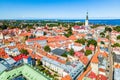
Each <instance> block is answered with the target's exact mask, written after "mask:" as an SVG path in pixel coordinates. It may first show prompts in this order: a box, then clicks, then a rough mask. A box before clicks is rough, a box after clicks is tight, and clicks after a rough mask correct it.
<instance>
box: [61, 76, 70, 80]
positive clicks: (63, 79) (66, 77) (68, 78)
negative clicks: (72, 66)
mask: <svg viewBox="0 0 120 80" xmlns="http://www.w3.org/2000/svg"><path fill="white" fill-rule="evenodd" d="M61 80H72V78H71V76H70V75H66V76H65V77H63V78H62V79H61Z"/></svg>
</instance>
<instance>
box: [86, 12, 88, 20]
mask: <svg viewBox="0 0 120 80" xmlns="http://www.w3.org/2000/svg"><path fill="white" fill-rule="evenodd" d="M86 20H88V12H87V13H86Z"/></svg>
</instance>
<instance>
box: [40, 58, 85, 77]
mask: <svg viewBox="0 0 120 80" xmlns="http://www.w3.org/2000/svg"><path fill="white" fill-rule="evenodd" d="M42 61H46V62H48V63H50V64H53V65H55V66H57V67H59V68H62V69H63V70H64V71H66V72H67V73H68V74H70V76H71V77H72V79H75V78H76V77H77V76H78V75H80V74H81V73H82V72H83V70H84V69H83V68H84V65H83V64H82V63H80V62H79V61H75V62H72V63H71V65H66V64H61V63H59V62H57V61H55V60H52V59H50V58H47V57H43V58H42Z"/></svg>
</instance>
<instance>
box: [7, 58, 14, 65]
mask: <svg viewBox="0 0 120 80" xmlns="http://www.w3.org/2000/svg"><path fill="white" fill-rule="evenodd" d="M5 60H6V61H7V62H8V63H9V64H10V65H11V64H14V63H15V62H16V61H15V60H14V59H12V58H9V59H5Z"/></svg>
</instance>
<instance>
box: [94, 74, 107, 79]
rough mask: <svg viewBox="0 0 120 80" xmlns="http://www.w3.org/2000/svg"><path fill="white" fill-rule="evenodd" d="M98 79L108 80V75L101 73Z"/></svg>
mask: <svg viewBox="0 0 120 80" xmlns="http://www.w3.org/2000/svg"><path fill="white" fill-rule="evenodd" d="M96 80H107V77H106V76H104V75H102V74H99V75H98V76H97V79H96Z"/></svg>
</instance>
